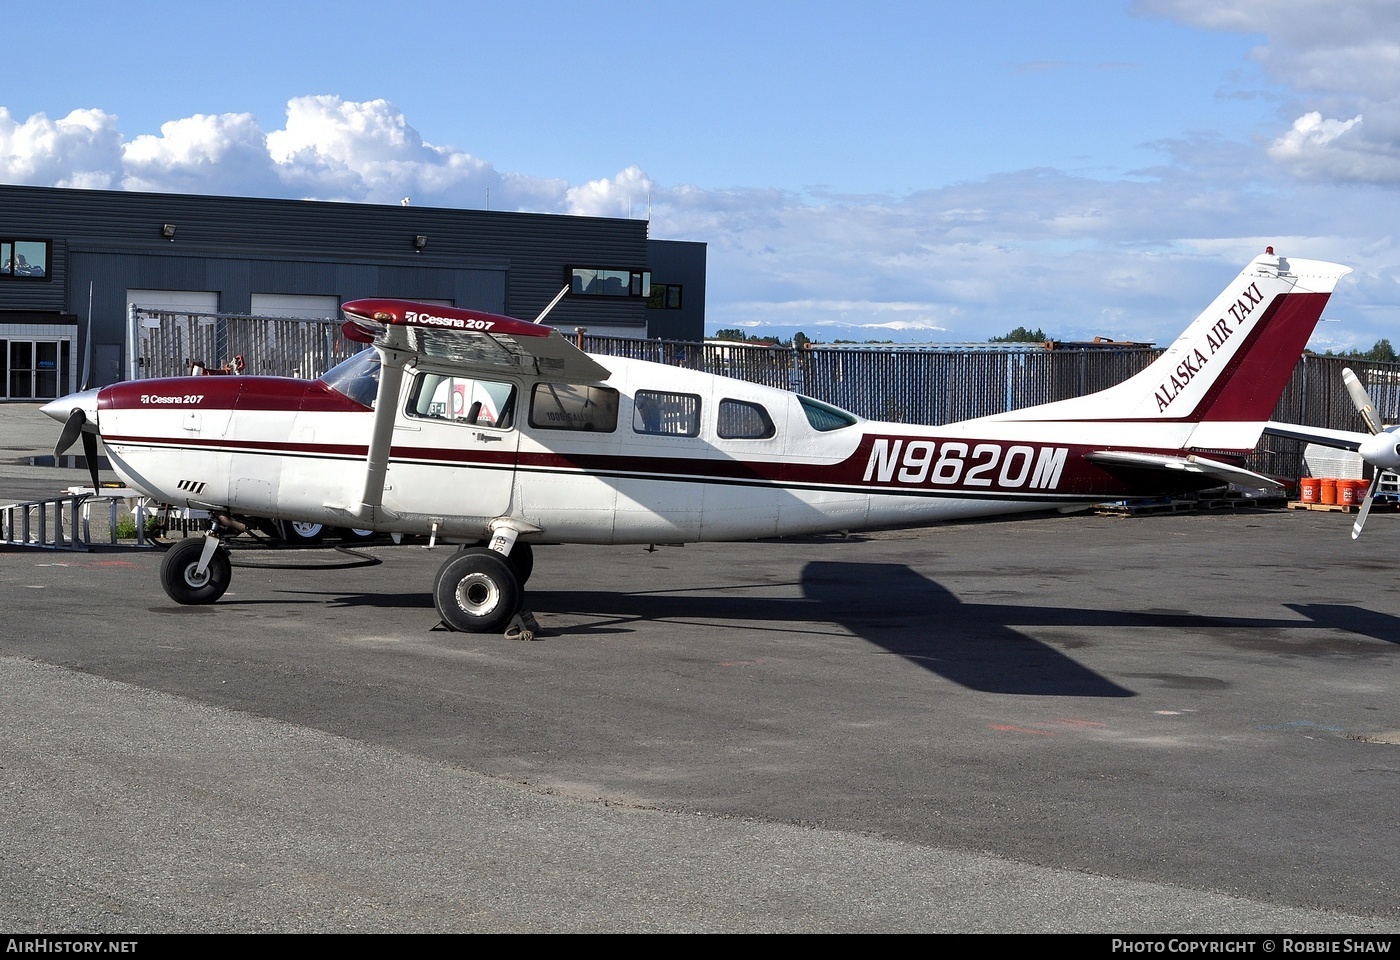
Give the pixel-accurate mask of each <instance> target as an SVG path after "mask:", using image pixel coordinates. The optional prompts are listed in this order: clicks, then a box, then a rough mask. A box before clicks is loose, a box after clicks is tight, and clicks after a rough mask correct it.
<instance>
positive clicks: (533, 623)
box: [505, 610, 540, 640]
mask: <svg viewBox="0 0 1400 960" xmlns="http://www.w3.org/2000/svg"><path fill="white" fill-rule="evenodd" d="M539 629H540V625H539V621H537V620H536V619H535V615H534V614H533V613H531V612H530V611H528V610H521V611H520V612H519V613H517V614H516V615H515V616H513V617H511V618H510V623H509V625H507V626H506V633H505V637H506V639H507V640H533V639H535V634H537V633H539Z"/></svg>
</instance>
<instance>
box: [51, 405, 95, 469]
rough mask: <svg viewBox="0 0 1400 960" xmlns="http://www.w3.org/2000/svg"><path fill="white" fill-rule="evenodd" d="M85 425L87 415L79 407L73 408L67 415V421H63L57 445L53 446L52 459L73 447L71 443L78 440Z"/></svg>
mask: <svg viewBox="0 0 1400 960" xmlns="http://www.w3.org/2000/svg"><path fill="white" fill-rule="evenodd" d="M85 423H87V415H86V414H84V413H83V411H82V408H81V407H74V408H73V409H72V410H70V411H69V413H68V419H67V420H65V421H63V432H62V433H60V434H59V435H58V443H56V444H54V448H53V455H54V459H57V458H59V457H61V456H63V451H65V450H67V449H68V448H69V447H71V446H72V445H73V441H74V440H76V439H78V434H80V433H82V432H83V424H85Z"/></svg>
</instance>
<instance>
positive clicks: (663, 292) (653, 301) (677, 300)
mask: <svg viewBox="0 0 1400 960" xmlns="http://www.w3.org/2000/svg"><path fill="white" fill-rule="evenodd" d="M647 308H648V309H650V310H679V309H680V308H681V285H680V284H679V283H653V284H652V285H651V296H649V297H647Z"/></svg>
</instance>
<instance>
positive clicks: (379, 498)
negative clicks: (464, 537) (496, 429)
mask: <svg viewBox="0 0 1400 960" xmlns="http://www.w3.org/2000/svg"><path fill="white" fill-rule="evenodd" d="M341 310H342V311H343V312H344V313H345V323H344V325H343V326H342V327H341V329H342V330H343V332H344V333H345V335H346V337H348V338H350V339H351V340H354V341H355V342H356V343H372V344H373V345H374V347H375V349H376V350H377V351H378V352H379V357H380V375H379V392H378V394H377V396H376V398H375V404H374V425H373V427H372V428H371V432H370V442H369V451H368V454H367V455H366V457H365V483H364V488H363V491H362V492H361V494H360V502H359V503H357V504H348V505H345V506H343V507H338V509H344V510H346V511H347V512H348V513H349V514H350V515H351V516H354V517H356V518H358V519H360V520H362V521H371V520H373V519H374V518H375V517H376V516H377V515H378V516H383V515H384V514H385V511H384V506H383V504H384V478H385V476H386V475H387V474H388V470H389V452H390V449H391V447H392V446H393V438H394V419H395V417H396V415H397V412H398V411H397V407H398V397H399V388H400V386H401V385H402V384H403V369H404V367H405V365H407V364H409V363H415V364H418V363H422V362H424V361H427V362H428V363H431V364H433V365H435V366H449V367H452V368H454V369H456V370H460V371H461V372H462V373H463V374H483V373H484V374H488V375H489V374H492V373H494V374H496V375H500V374H502V373H513V374H518V375H520V374H523V375H526V376H534V377H541V378H544V379H549V380H560V381H572V382H583V383H593V382H597V381H599V380H606V379H608V378H609V377H610V376H611V375H612V374H611V373H610V372H609V371H608V369H607V368H606V367H604V366H603V365H602V364H600V363H598V362H597V361H596V360H594V359H593V358H592V357H590V356H589V355H588V354H586V353H584V352H583V351H582V350H580V349H579V348H578V347H576V346H574V345H573V344H572V343H570V342H569V341H568V340H567V339H565V338H564V336H563V335H562V334H560V333H559V331H558V330H556V329H554V328H553V327H549V326H546V325H544V324H542V323H531V322H530V321H528V320H517V319H515V318H514V317H506V316H501V315H500V314H495V313H485V312H483V311H480V310H467V309H462V308H459V307H444V306H440V305H438V304H432V303H419V302H417V301H413V300H386V299H366V300H351V301H350V302H348V303H346V304H344V305H343V306H342V307H341ZM327 506H337V505H334V504H327Z"/></svg>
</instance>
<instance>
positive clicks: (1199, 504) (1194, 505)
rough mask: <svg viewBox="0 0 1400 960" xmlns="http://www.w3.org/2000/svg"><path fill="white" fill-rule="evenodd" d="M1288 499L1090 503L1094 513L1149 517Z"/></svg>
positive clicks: (1274, 505)
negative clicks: (1092, 505) (1092, 504)
mask: <svg viewBox="0 0 1400 960" xmlns="http://www.w3.org/2000/svg"><path fill="white" fill-rule="evenodd" d="M1287 502H1288V501H1287V500H1285V499H1284V498H1283V497H1243V496H1223V497H1156V498H1153V499H1149V500H1119V501H1115V502H1112V503H1098V504H1095V505H1094V512H1095V513H1101V514H1106V515H1108V516H1115V517H1151V516H1158V515H1161V514H1165V513H1195V512H1198V511H1220V510H1231V511H1235V510H1254V509H1264V510H1276V509H1278V508H1279V507H1282V506H1284V504H1286V503H1287Z"/></svg>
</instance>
